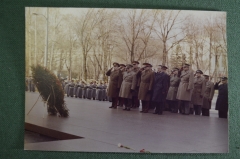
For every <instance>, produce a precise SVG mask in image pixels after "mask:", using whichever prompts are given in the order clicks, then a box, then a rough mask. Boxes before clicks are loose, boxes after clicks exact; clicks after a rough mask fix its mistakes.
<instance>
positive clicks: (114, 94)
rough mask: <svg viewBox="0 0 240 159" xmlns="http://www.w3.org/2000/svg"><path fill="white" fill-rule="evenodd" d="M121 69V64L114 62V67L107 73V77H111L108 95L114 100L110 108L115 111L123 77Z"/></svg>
mask: <svg viewBox="0 0 240 159" xmlns="http://www.w3.org/2000/svg"><path fill="white" fill-rule="evenodd" d="M119 69H120V68H119V64H118V63H116V62H114V63H113V67H112V68H111V69H109V70H108V71H107V73H106V75H107V76H110V80H109V85H108V92H107V95H108V97H109V98H111V99H112V106H111V107H109V108H114V109H116V108H117V102H118V96H119V91H120V86H121V79H120V78H121V75H120V71H119Z"/></svg>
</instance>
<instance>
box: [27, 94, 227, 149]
mask: <svg viewBox="0 0 240 159" xmlns="http://www.w3.org/2000/svg"><path fill="white" fill-rule="evenodd" d="M38 96H39V94H38V93H37V92H36V93H29V92H26V104H25V105H26V108H25V112H28V111H29V110H30V108H31V107H32V105H33V104H34V103H35V102H36V100H37V97H38ZM215 98H216V97H215ZM65 101H66V104H67V107H68V108H69V112H70V117H68V118H61V117H56V116H48V115H47V111H46V107H45V109H44V108H43V102H42V101H41V98H40V100H39V101H38V102H37V104H36V106H35V107H34V108H33V109H32V111H31V113H30V114H29V115H25V122H29V123H33V124H36V125H41V126H44V127H48V128H51V129H54V130H59V131H62V132H66V133H69V134H73V135H77V136H81V137H83V139H74V140H60V141H50V142H39V143H28V144H25V145H24V149H25V150H46V151H88V152H139V151H140V150H141V149H145V150H148V151H150V152H153V153H227V152H228V120H226V119H220V118H218V117H217V112H216V111H215V110H214V107H215V106H214V105H213V107H212V110H211V111H210V112H211V114H210V116H211V117H203V116H194V115H189V116H186V115H181V114H172V113H170V112H166V111H164V115H154V114H152V113H147V114H142V113H139V110H138V109H134V110H131V111H123V110H122V108H118V109H109V108H108V107H109V106H110V105H111V103H110V102H107V101H106V102H102V101H93V100H88V99H79V98H71V97H66V98H65ZM43 114H44V115H43ZM118 143H121V144H123V145H125V146H128V147H130V148H132V149H133V150H128V149H124V148H118V147H117V144H118Z"/></svg>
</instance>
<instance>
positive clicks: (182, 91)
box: [176, 65, 194, 115]
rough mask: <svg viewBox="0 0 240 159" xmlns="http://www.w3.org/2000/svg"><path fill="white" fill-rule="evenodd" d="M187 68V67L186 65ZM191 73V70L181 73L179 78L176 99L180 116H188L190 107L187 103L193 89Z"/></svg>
mask: <svg viewBox="0 0 240 159" xmlns="http://www.w3.org/2000/svg"><path fill="white" fill-rule="evenodd" d="M187 66H189V65H187ZM193 78H194V77H193V72H192V71H191V70H187V71H182V72H181V76H180V79H181V81H180V84H179V87H178V91H177V97H176V98H177V99H178V100H179V102H180V104H179V105H180V109H181V112H182V114H186V115H189V113H190V112H189V111H190V107H189V102H190V101H191V97H192V89H193Z"/></svg>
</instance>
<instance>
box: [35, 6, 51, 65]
mask: <svg viewBox="0 0 240 159" xmlns="http://www.w3.org/2000/svg"><path fill="white" fill-rule="evenodd" d="M33 14H34V15H35V16H37V15H41V16H43V17H44V18H45V19H46V23H47V24H46V39H45V53H44V67H47V60H48V8H47V17H46V16H44V15H43V14H39V13H33ZM35 20H36V19H35ZM35 27H36V21H35ZM35 29H36V28H35ZM35 38H36V33H35ZM35 42H36V40H35ZM35 47H36V43H35ZM35 51H36V50H35ZM35 57H36V52H35ZM35 64H36V63H35Z"/></svg>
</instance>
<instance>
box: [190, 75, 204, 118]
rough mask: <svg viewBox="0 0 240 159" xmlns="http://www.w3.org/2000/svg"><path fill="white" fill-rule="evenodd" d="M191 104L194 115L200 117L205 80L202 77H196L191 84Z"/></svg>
mask: <svg viewBox="0 0 240 159" xmlns="http://www.w3.org/2000/svg"><path fill="white" fill-rule="evenodd" d="M193 84H194V86H193V93H192V99H191V101H192V104H193V106H194V113H195V115H200V114H201V110H202V105H203V95H204V91H205V85H206V82H205V78H204V77H202V76H196V77H195V78H194V82H193Z"/></svg>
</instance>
